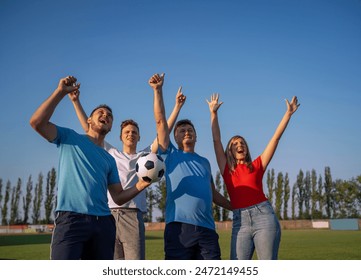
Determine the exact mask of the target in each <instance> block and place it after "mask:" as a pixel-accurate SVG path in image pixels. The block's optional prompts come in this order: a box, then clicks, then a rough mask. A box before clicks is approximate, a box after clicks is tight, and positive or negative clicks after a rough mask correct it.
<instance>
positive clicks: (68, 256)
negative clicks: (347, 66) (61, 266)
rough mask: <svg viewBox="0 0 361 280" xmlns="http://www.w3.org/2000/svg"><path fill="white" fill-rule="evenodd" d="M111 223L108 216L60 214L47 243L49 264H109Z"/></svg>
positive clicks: (111, 217)
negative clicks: (95, 261)
mask: <svg viewBox="0 0 361 280" xmlns="http://www.w3.org/2000/svg"><path fill="white" fill-rule="evenodd" d="M114 242H115V221H114V218H113V216H112V215H109V216H92V215H85V214H79V213H75V212H66V211H64V212H63V211H60V212H57V214H56V219H55V227H54V231H53V236H52V241H51V259H52V260H79V259H83V260H112V259H113V256H114Z"/></svg>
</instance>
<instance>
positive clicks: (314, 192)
mask: <svg viewBox="0 0 361 280" xmlns="http://www.w3.org/2000/svg"><path fill="white" fill-rule="evenodd" d="M317 201H318V195H317V174H316V170H315V169H312V171H311V218H313V219H314V218H320V217H318V213H317Z"/></svg>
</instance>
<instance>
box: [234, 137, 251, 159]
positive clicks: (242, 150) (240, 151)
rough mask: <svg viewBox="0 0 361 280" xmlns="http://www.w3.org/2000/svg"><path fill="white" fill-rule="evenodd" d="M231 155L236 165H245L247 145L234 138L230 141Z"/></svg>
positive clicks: (241, 140)
mask: <svg viewBox="0 0 361 280" xmlns="http://www.w3.org/2000/svg"><path fill="white" fill-rule="evenodd" d="M231 153H232V156H233V157H234V159H235V160H236V162H237V163H245V160H246V156H247V153H248V150H247V144H246V143H245V141H244V140H243V139H242V138H236V139H234V140H233V141H232V144H231Z"/></svg>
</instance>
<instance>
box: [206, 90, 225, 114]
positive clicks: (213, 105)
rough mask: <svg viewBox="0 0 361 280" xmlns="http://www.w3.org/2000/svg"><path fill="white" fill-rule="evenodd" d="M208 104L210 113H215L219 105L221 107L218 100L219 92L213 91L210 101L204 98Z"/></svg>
mask: <svg viewBox="0 0 361 280" xmlns="http://www.w3.org/2000/svg"><path fill="white" fill-rule="evenodd" d="M206 101H207V103H208V106H209V111H210V112H211V113H216V112H217V111H218V109H219V107H221V105H222V104H223V102H218V101H219V94H218V93H213V94H212V95H211V101H208V99H207V100H206Z"/></svg>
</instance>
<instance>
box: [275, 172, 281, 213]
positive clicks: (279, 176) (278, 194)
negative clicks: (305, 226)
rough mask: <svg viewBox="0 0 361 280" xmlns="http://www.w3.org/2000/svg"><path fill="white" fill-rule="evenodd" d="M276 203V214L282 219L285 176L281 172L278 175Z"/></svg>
mask: <svg viewBox="0 0 361 280" xmlns="http://www.w3.org/2000/svg"><path fill="white" fill-rule="evenodd" d="M275 194H276V201H275V213H276V216H277V217H278V219H282V216H281V209H282V194H283V174H282V172H279V173H278V175H277V185H276V189H275Z"/></svg>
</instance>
